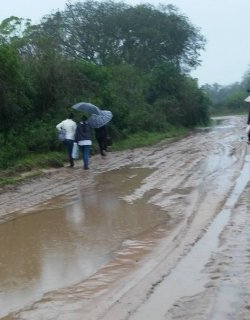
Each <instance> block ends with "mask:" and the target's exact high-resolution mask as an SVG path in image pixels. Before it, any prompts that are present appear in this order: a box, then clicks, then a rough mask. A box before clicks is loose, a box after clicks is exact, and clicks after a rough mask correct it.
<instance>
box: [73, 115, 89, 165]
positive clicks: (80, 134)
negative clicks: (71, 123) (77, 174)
mask: <svg viewBox="0 0 250 320" xmlns="http://www.w3.org/2000/svg"><path fill="white" fill-rule="evenodd" d="M75 141H76V142H77V143H78V146H79V148H80V150H81V152H82V160H83V169H84V170H88V169H89V152H90V146H91V145H92V141H91V128H90V126H89V123H88V121H87V117H86V116H85V115H83V116H82V119H81V121H80V122H79V123H78V124H77V128H76V134H75Z"/></svg>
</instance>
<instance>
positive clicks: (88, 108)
mask: <svg viewBox="0 0 250 320" xmlns="http://www.w3.org/2000/svg"><path fill="white" fill-rule="evenodd" d="M71 108H73V109H75V110H78V111H83V112H87V113H90V114H100V112H101V110H100V109H99V108H98V107H97V106H95V105H94V104H92V103H89V102H79V103H76V104H74V105H73V106H72V107H71Z"/></svg>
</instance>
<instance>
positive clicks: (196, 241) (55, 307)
mask: <svg viewBox="0 0 250 320" xmlns="http://www.w3.org/2000/svg"><path fill="white" fill-rule="evenodd" d="M244 123H245V119H244V118H243V117H227V118H225V119H224V120H223V121H222V122H221V124H220V125H219V126H217V127H215V128H213V129H212V128H210V129H209V128H208V129H203V130H200V131H198V132H196V133H194V134H192V135H190V136H188V137H186V138H185V139H182V140H180V141H178V142H175V143H172V144H168V143H167V142H162V143H160V144H158V145H156V146H155V147H150V148H141V149H136V150H129V151H126V152H119V153H110V154H109V155H108V156H107V157H106V158H105V159H103V158H101V157H100V156H95V157H93V158H91V170H89V171H88V172H85V171H83V170H82V168H81V162H80V161H79V163H78V164H77V168H75V169H74V170H69V169H66V168H65V169H64V168H63V169H59V170H56V171H53V172H51V173H50V174H49V175H48V176H47V177H46V178H43V179H39V180H34V181H33V182H31V183H29V184H24V185H22V186H19V187H17V188H16V190H13V191H9V192H6V193H2V194H1V195H0V205H1V219H2V222H4V221H6V220H8V219H9V218H13V217H15V216H16V215H20V214H22V211H25V212H27V209H28V208H32V207H33V206H35V205H39V204H41V203H44V202H46V201H47V200H49V199H50V198H52V197H55V196H57V195H60V194H64V193H67V194H69V195H72V196H73V195H74V194H75V193H76V191H77V190H78V189H79V187H81V188H83V189H84V188H85V187H86V188H87V187H88V186H89V185H90V184H93V183H94V178H95V176H96V175H98V173H100V172H104V171H108V170H113V169H119V168H121V167H124V166H140V167H147V168H154V169H155V170H154V171H153V172H152V173H151V174H150V175H149V176H148V177H147V178H146V179H144V180H143V183H142V184H141V186H140V187H139V188H137V189H135V190H133V191H132V192H131V194H127V195H126V196H125V197H124V201H128V202H130V203H133V202H134V201H136V200H137V199H142V198H145V199H147V201H149V202H150V203H153V204H155V205H157V206H158V207H159V209H160V210H165V211H166V212H167V213H168V215H169V216H170V217H171V219H170V223H169V226H164V227H161V226H159V228H158V229H156V230H154V232H155V235H154V236H152V234H151V235H149V234H148V235H144V238H143V239H141V241H145V243H147V244H148V245H149V244H151V246H150V245H149V248H148V250H147V254H142V250H143V248H142V247H143V246H142V247H140V246H138V247H136V248H134V251H133V254H131V251H130V252H129V254H126V253H125V252H124V251H122V250H121V251H120V252H118V253H117V255H116V257H115V259H114V261H111V262H110V264H109V265H107V266H105V267H104V268H102V269H101V270H99V271H98V272H97V273H96V274H95V275H94V276H92V277H91V278H89V279H87V280H86V281H84V282H82V283H80V284H78V285H76V286H73V287H70V288H65V289H63V290H60V291H57V292H51V293H48V294H47V295H45V296H44V298H43V299H42V300H41V301H38V302H37V303H35V304H34V305H32V306H30V307H27V308H26V309H25V310H22V311H20V312H17V313H15V314H12V315H10V316H8V317H6V318H5V319H26V320H27V319H32V320H36V319H60V320H64V319H68V320H78V319H84V320H97V319H103V320H104V319H107V320H125V319H129V320H142V319H143V320H146V319H150V320H152V319H154V320H158V319H159V320H163V319H177V320H181V319H185V320H189V319H190V320H191V319H192V320H195V319H197V320H198V319H235V320H236V319H237V320H246V319H250V317H249V312H250V289H249V288H250V286H249V279H250V277H249V265H250V254H249V241H250V231H249V230H250V228H249V224H250V219H249V215H248V212H249V206H250V200H249V196H248V195H249V188H250V187H249V185H248V182H249V172H250V168H249V165H250V164H249V158H248V153H249V150H248V147H247V145H246V140H245V133H244V129H243V127H244ZM156 239H157V241H155V240H156ZM151 240H152V241H151ZM152 244H153V245H152ZM144 249H145V246H144Z"/></svg>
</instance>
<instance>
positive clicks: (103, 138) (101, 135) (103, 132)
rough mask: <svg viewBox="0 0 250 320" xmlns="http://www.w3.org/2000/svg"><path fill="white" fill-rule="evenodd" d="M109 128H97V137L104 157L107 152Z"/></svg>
mask: <svg viewBox="0 0 250 320" xmlns="http://www.w3.org/2000/svg"><path fill="white" fill-rule="evenodd" d="M107 136H108V132H107V127H106V126H102V127H100V128H95V137H96V140H97V142H98V146H99V150H100V153H101V155H102V156H104V157H105V156H106V152H107Z"/></svg>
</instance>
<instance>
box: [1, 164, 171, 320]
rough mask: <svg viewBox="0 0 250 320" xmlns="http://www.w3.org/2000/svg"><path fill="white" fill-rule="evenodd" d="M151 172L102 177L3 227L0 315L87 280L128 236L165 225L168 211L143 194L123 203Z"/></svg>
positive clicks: (114, 173) (135, 170)
mask: <svg viewBox="0 0 250 320" xmlns="http://www.w3.org/2000/svg"><path fill="white" fill-rule="evenodd" d="M152 171H153V170H151V169H145V168H144V169H143V168H129V167H126V168H123V169H120V170H114V171H111V172H108V173H103V174H100V175H98V176H97V177H96V183H95V184H93V185H91V186H88V188H87V189H86V188H85V189H84V188H83V189H79V190H78V194H77V195H76V194H74V195H73V196H66V195H65V196H63V197H62V196H61V197H57V198H55V199H53V200H51V201H49V202H48V203H46V205H44V206H43V207H40V208H39V209H36V210H35V211H34V210H33V211H29V212H27V213H26V214H25V212H23V213H22V216H21V217H19V218H17V219H15V220H12V221H9V222H6V223H4V224H2V225H0V283H1V287H0V306H1V307H0V316H1V317H3V316H4V315H7V314H8V313H10V312H13V311H17V310H19V309H20V308H23V307H24V306H26V305H28V304H30V303H32V302H34V301H36V300H38V299H40V298H41V297H42V296H43V294H44V293H46V292H49V291H52V290H57V289H60V288H64V287H67V286H69V285H72V284H76V283H78V282H80V281H83V280H84V279H86V278H88V277H90V276H91V275H93V274H94V273H95V272H96V271H97V270H98V269H99V268H101V267H102V266H104V265H105V264H107V263H108V261H110V260H111V259H112V258H113V256H114V252H115V251H116V250H117V249H118V248H119V247H121V246H122V244H123V243H125V242H126V241H128V240H129V239H130V238H132V237H136V236H137V235H140V234H142V233H144V232H148V231H150V230H151V229H152V228H154V227H155V226H157V225H160V224H163V223H166V222H167V220H168V215H167V213H166V212H164V211H162V210H159V208H158V207H156V206H154V205H151V204H147V201H145V196H144V199H141V200H137V201H135V202H134V203H133V204H129V203H127V202H126V201H124V200H122V197H123V196H124V195H126V194H127V193H130V192H132V191H133V190H134V189H136V188H138V187H139V186H140V184H141V182H142V181H143V179H144V178H145V177H147V176H148V175H149V174H150V173H151V172H152Z"/></svg>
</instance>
